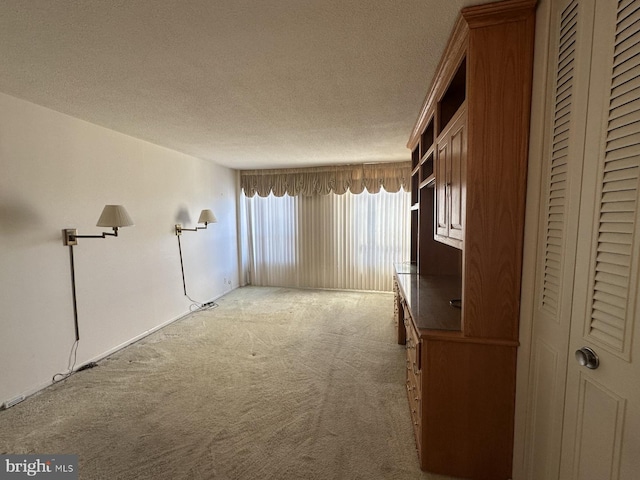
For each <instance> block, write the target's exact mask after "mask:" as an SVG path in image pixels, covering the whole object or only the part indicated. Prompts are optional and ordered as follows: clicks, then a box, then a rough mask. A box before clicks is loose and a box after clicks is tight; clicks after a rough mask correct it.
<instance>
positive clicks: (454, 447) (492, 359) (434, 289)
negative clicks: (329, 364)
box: [395, 0, 536, 480]
mask: <svg viewBox="0 0 640 480" xmlns="http://www.w3.org/2000/svg"><path fill="white" fill-rule="evenodd" d="M535 5H536V1H535V0H506V1H503V2H497V3H493V4H487V5H480V6H474V7H469V8H465V9H464V10H462V12H461V15H460V17H459V19H458V21H457V23H456V25H455V27H454V31H453V33H452V36H451V38H450V40H449V43H448V45H447V48H446V49H445V52H444V54H443V57H442V59H441V61H440V64H439V67H438V69H437V71H436V75H435V77H434V80H433V83H432V85H431V88H430V89H429V91H428V93H427V97H426V99H425V101H424V104H423V106H422V109H421V112H420V115H419V117H418V120H417V122H416V125H415V127H414V129H413V130H412V133H411V136H410V140H409V143H408V147H409V148H410V149H411V151H412V161H413V171H412V199H413V207H412V210H411V215H412V223H411V225H412V243H411V248H412V255H411V260H412V262H413V263H412V264H410V265H404V264H403V265H397V266H396V273H395V280H396V297H397V298H396V301H397V305H398V306H399V308H398V313H397V326H398V342H399V343H403V342H405V348H406V349H407V371H406V386H407V395H408V402H409V414H410V418H411V421H412V423H413V426H414V431H415V435H416V445H417V448H418V456H419V460H420V466H421V468H422V469H424V470H427V471H430V472H434V473H439V474H444V475H450V476H455V477H463V478H471V479H491V480H506V479H509V478H511V470H512V468H511V467H512V465H511V464H512V451H513V417H514V404H515V366H516V352H517V347H518V316H519V299H520V277H521V268H522V244H523V234H524V227H523V226H524V200H525V188H526V170H527V150H528V129H529V107H530V100H531V78H532V63H533V38H534V18H535ZM400 307H402V308H400Z"/></svg>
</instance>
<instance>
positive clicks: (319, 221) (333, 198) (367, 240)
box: [242, 189, 410, 291]
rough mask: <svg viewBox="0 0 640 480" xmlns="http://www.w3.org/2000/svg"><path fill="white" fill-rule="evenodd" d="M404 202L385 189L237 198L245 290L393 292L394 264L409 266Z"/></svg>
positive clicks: (406, 197)
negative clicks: (245, 270) (246, 281)
mask: <svg viewBox="0 0 640 480" xmlns="http://www.w3.org/2000/svg"><path fill="white" fill-rule="evenodd" d="M409 202H410V195H409V193H407V192H405V191H404V190H400V191H398V192H396V193H389V192H386V191H384V189H380V191H379V192H378V193H375V194H371V193H368V192H367V191H366V190H365V191H364V192H362V193H359V194H353V193H351V192H349V191H347V192H346V193H344V194H341V195H337V194H335V193H329V194H328V195H313V196H303V195H298V196H295V197H291V196H289V195H284V196H282V197H275V196H274V195H273V194H270V195H269V196H268V197H260V196H258V195H254V196H253V197H251V198H249V197H246V196H245V195H242V203H243V205H242V206H243V209H244V212H243V215H242V216H243V217H244V220H245V222H246V228H245V229H243V230H244V235H243V236H244V241H245V245H244V248H243V250H244V251H245V252H246V254H247V256H248V259H247V260H248V261H247V262H246V263H247V266H248V275H249V283H251V284H253V285H270V286H290V287H310V288H341V289H355V290H379V291H391V290H392V276H393V269H392V266H393V263H394V262H400V261H408V259H409V229H410V227H409Z"/></svg>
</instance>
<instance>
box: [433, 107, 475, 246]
mask: <svg viewBox="0 0 640 480" xmlns="http://www.w3.org/2000/svg"><path fill="white" fill-rule="evenodd" d="M466 124H467V115H466V109H465V108H464V107H462V108H460V110H458V112H457V113H456V115H455V116H454V117H453V118H452V119H451V121H450V122H449V124H448V126H447V128H446V129H445V130H444V131H443V132H442V134H441V136H440V137H439V138H438V144H437V145H438V147H437V152H438V157H437V161H436V214H437V215H436V231H435V235H434V237H435V239H436V240H438V241H440V242H443V243H446V244H448V245H451V246H453V247H456V248H462V241H463V239H464V227H463V223H464V210H465V181H466V165H467V163H466V162H467V160H466V156H467V138H466Z"/></svg>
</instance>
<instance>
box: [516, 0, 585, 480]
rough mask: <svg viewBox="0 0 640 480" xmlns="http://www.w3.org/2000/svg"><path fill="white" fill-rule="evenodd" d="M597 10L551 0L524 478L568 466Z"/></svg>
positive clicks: (550, 475) (547, 477) (549, 479)
mask: <svg viewBox="0 0 640 480" xmlns="http://www.w3.org/2000/svg"><path fill="white" fill-rule="evenodd" d="M543 1H544V0H543ZM593 14H594V12H593V6H592V5H589V4H587V3H585V2H579V1H578V0H560V1H557V0H554V1H553V2H552V3H551V14H550V16H551V26H550V28H549V32H550V33H549V36H550V38H549V51H548V53H547V59H548V60H547V74H548V75H547V81H546V84H547V98H546V109H545V122H544V124H545V134H544V142H543V158H542V162H543V171H542V181H541V192H540V198H541V199H542V200H543V204H542V205H541V207H540V218H539V224H538V241H537V245H538V247H537V253H536V259H537V262H536V263H537V269H536V282H535V284H536V290H535V295H534V296H535V307H534V311H533V322H532V324H533V331H532V343H531V362H530V371H529V375H528V379H529V380H528V381H529V385H528V395H527V400H526V401H527V405H526V412H527V415H526V420H525V438H524V458H523V460H524V465H523V467H522V471H521V472H517V473H519V475H518V476H517V477H515V478H517V479H518V480H520V479H524V478H526V479H530V480H554V479H558V473H559V469H560V451H561V443H562V423H563V413H564V399H565V383H566V372H567V361H568V350H567V345H568V343H569V332H570V324H571V301H572V296H573V279H574V267H575V258H576V248H577V247H576V246H577V230H578V217H579V210H580V186H581V181H582V161H583V158H584V140H585V137H584V135H585V126H586V117H587V115H586V113H587V112H586V103H587V102H586V98H587V94H588V87H589V68H590V62H589V60H590V57H591V52H590V49H591V40H592V32H591V27H590V25H591V24H592V23H593ZM535 100H536V99H534V101H535ZM535 160H536V159H533V158H532V159H531V160H530V161H535ZM531 228H532V229H533V228H535V227H533V226H532V227H531Z"/></svg>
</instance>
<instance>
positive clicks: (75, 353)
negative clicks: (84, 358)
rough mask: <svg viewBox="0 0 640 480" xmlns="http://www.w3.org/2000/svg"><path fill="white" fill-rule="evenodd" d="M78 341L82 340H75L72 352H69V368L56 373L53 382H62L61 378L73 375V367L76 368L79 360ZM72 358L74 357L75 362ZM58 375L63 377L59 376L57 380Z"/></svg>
mask: <svg viewBox="0 0 640 480" xmlns="http://www.w3.org/2000/svg"><path fill="white" fill-rule="evenodd" d="M78 343H80V340H76V341H75V342H73V345H72V346H71V352H69V363H68V364H67V365H69V370H68V371H67V372H66V373H56V374H55V375H54V376H53V378H52V379H51V381H52V382H53V383H57V382H60V381H61V380H64V379H65V378H69V377H70V376H71V375H73V373H74V371H73V369H74V368H75V366H76V361H77V360H78ZM72 358H73V362H72V361H71V359H72ZM57 377H61V378H58V379H57V380H56V378H57Z"/></svg>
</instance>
